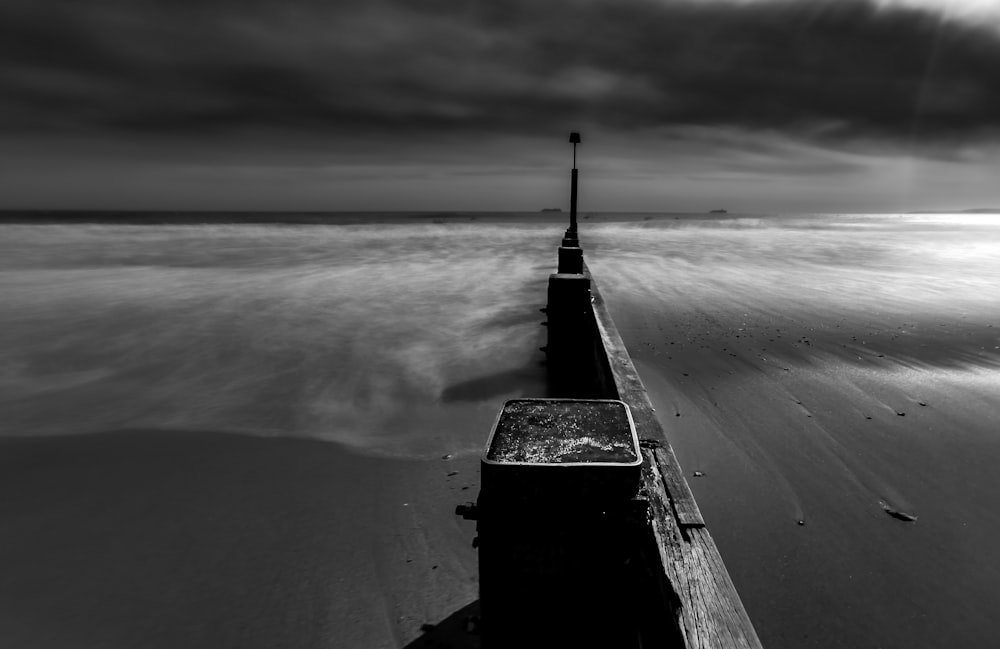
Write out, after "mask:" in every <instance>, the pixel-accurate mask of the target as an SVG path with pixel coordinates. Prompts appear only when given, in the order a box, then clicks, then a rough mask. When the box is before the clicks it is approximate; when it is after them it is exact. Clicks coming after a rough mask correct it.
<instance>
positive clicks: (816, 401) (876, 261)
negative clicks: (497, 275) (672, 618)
mask: <svg viewBox="0 0 1000 649" xmlns="http://www.w3.org/2000/svg"><path fill="white" fill-rule="evenodd" d="M872 227H875V228H876V229H877V230H878V229H881V228H890V227H891V229H892V232H891V233H890V234H889V235H888V236H891V238H892V239H894V242H893V243H892V244H891V247H895V246H898V247H899V248H898V249H897V250H891V249H886V250H883V252H884V253H885V254H881V255H864V254H860V255H859V254H858V253H857V249H858V248H861V249H864V248H865V247H866V246H870V245H871V243H872V241H873V240H874V241H876V242H878V241H879V240H880V239H882V240H883V241H884V240H885V237H886V233H885V230H883V231H882V232H878V231H876V233H875V235H874V237H873V236H872V235H871V234H868V233H864V234H862V233H861V232H849V233H847V235H846V236H844V235H843V234H838V235H837V236H836V237H833V236H830V237H827V235H826V234H824V233H820V234H818V235H817V234H816V233H815V232H812V231H811V230H810V231H799V233H798V234H799V236H787V233H786V232H782V231H771V232H768V231H767V230H766V229H765V228H759V227H756V226H751V227H749V229H743V231H739V228H738V227H735V226H734V227H732V228H729V229H728V231H727V232H725V233H719V232H711V231H706V230H705V229H699V230H698V231H697V232H694V233H692V232H690V231H688V232H681V231H673V232H671V231H665V232H664V231H659V232H652V233H650V232H645V233H644V232H641V231H638V232H633V233H632V235H633V236H634V239H633V243H632V245H631V250H632V252H631V253H626V252H625V251H624V250H623V249H624V248H625V247H626V246H627V244H626V243H624V241H623V238H624V236H625V233H624V232H621V231H618V230H608V231H604V232H598V233H595V235H594V237H593V241H594V245H592V246H591V247H592V248H594V249H595V251H594V252H593V253H591V254H590V255H589V257H588V262H589V263H590V266H591V268H592V270H593V271H594V273H595V276H597V277H598V279H599V281H601V282H602V293H603V294H604V295H605V296H606V299H607V301H608V303H609V305H610V307H611V311H612V314H613V317H614V318H615V320H616V323H617V325H618V327H619V329H620V331H621V334H622V336H623V339H624V341H625V343H626V345H627V346H628V347H629V350H630V352H631V353H632V355H633V358H634V359H635V361H636V365H637V367H638V369H639V372H640V375H641V376H642V378H643V381H644V382H645V384H646V387H647V389H648V390H649V391H650V394H651V398H652V401H653V403H654V406H655V407H656V408H657V412H658V415H659V416H660V419H661V421H662V423H663V424H664V426H665V428H666V430H667V432H668V436H669V437H670V440H671V443H672V444H673V446H674V448H675V450H676V453H677V455H678V458H679V461H680V462H681V465H682V466H683V468H684V469H685V472H686V474H687V475H688V480H689V483H690V484H691V487H692V490H693V491H694V494H695V496H696V498H697V500H698V503H699V505H700V507H701V510H702V512H703V513H704V515H705V518H706V520H707V522H708V525H709V529H710V530H711V532H712V534H713V536H714V538H715V540H716V542H717V544H718V545H719V548H720V551H721V553H722V556H723V558H724V560H725V562H726V565H727V567H728V569H729V571H730V574H731V575H732V577H733V580H734V582H735V584H736V587H737V589H738V591H739V592H740V594H741V597H742V598H743V601H744V603H745V605H746V607H747V610H748V613H749V614H750V617H751V619H752V620H753V622H754V624H755V627H756V629H757V631H758V633H759V635H760V638H761V641H762V642H763V644H764V646H766V647H807V646H808V647H861V646H879V647H900V648H903V647H940V646H952V645H954V644H964V645H967V646H995V645H997V644H1000V630H998V629H997V627H996V625H995V624H994V623H993V620H992V618H993V616H994V606H993V602H996V601H1000V550H998V549H997V548H998V547H1000V546H998V545H997V543H996V539H997V538H998V537H1000V513H998V512H1000V510H998V509H997V507H996V503H997V502H998V501H1000V480H998V479H997V478H996V470H995V467H996V466H998V465H1000V434H998V433H997V431H998V430H1000V389H998V388H1000V350H998V346H1000V311H997V309H996V307H995V306H994V297H993V296H995V295H996V294H997V292H996V290H995V289H996V288H1000V278H998V276H997V272H998V271H1000V264H997V263H996V262H997V261H1000V256H998V255H997V251H998V250H1000V247H998V246H997V245H996V244H997V243H998V242H1000V237H998V236H997V232H996V231H995V230H994V231H991V232H986V233H983V232H979V233H975V234H973V235H970V236H969V237H968V239H967V240H966V241H965V242H964V243H962V244H961V246H962V248H963V249H968V248H975V247H976V246H978V249H979V252H980V254H979V255H978V256H977V255H976V254H970V255H968V257H967V258H966V259H965V260H963V261H964V263H961V264H955V265H954V266H952V265H949V264H944V263H942V264H938V263H937V261H938V260H937V259H936V257H935V255H926V256H922V255H912V256H911V255H910V254H908V253H910V252H911V250H912V248H914V247H917V246H923V245H925V242H926V239H925V237H926V236H927V232H926V231H925V229H924V228H921V227H920V226H919V225H914V224H906V225H905V226H902V227H901V226H899V225H897V224H888V225H887V224H885V223H884V222H882V221H875V220H872V221H871V222H870V223H869V224H866V229H871V228H872ZM933 234H934V233H931V235H930V236H933ZM696 235H699V236H696ZM700 235H703V236H700ZM952 235H954V238H953V243H954V245H953V246H951V247H949V246H948V245H947V244H941V245H940V248H939V250H940V251H941V253H942V254H950V253H954V252H956V251H955V250H954V246H955V245H958V244H957V241H958V239H959V238H961V235H955V232H950V233H949V234H948V236H952ZM782 237H785V238H786V241H785V242H782V241H781V238H782ZM702 239H708V240H710V241H712V244H714V245H711V248H710V249H708V250H705V256H704V258H705V263H704V264H703V265H702V267H701V268H698V267H697V266H695V265H689V264H688V263H687V261H686V258H687V257H688V256H690V255H692V251H691V246H692V245H697V241H696V240H702ZM713 239H714V241H713ZM945 239H946V240H947V237H945ZM939 240H940V239H939ZM727 241H728V243H727ZM776 241H777V243H775V242H776ZM792 244H795V246H793V245H792ZM727 245H728V246H729V247H726V246H727ZM757 246H767V247H772V246H773V248H772V249H771V253H772V254H771V255H768V256H766V257H758V256H757V255H756V251H755V250H754V248H755V247H757ZM841 246H842V247H841ZM984 246H985V248H984ZM702 272H703V273H704V275H702V274H701V273H702ZM970 283H971V284H974V286H970ZM983 285H989V286H992V287H993V289H994V290H993V291H982V292H980V291H979V288H980V287H981V286H983ZM695 471H698V472H699V475H700V477H695V474H694V472H695ZM702 474H703V475H702ZM889 512H895V513H896V514H897V516H895V517H894V516H890V515H889ZM909 518H913V519H915V520H912V521H906V520H903V519H909Z"/></svg>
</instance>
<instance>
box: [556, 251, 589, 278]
mask: <svg viewBox="0 0 1000 649" xmlns="http://www.w3.org/2000/svg"><path fill="white" fill-rule="evenodd" d="M582 272H583V249H582V248H580V247H579V246H560V247H559V274H577V275H578V274H580V273H582Z"/></svg>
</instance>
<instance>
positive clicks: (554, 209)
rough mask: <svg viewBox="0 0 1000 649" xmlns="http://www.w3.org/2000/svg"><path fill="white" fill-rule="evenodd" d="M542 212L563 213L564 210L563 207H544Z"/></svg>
mask: <svg viewBox="0 0 1000 649" xmlns="http://www.w3.org/2000/svg"><path fill="white" fill-rule="evenodd" d="M542 211H543V212H562V208H561V207H543V208H542Z"/></svg>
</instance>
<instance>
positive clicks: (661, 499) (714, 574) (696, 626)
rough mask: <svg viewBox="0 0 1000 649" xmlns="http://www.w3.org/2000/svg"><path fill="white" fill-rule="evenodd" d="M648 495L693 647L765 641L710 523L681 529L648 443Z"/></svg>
mask: <svg viewBox="0 0 1000 649" xmlns="http://www.w3.org/2000/svg"><path fill="white" fill-rule="evenodd" d="M643 456H644V459H646V460H647V462H648V464H647V467H648V469H647V470H644V471H643V478H642V479H643V487H642V492H643V496H644V497H645V498H647V499H648V501H649V514H650V521H649V525H650V528H651V530H652V534H653V537H654V539H655V542H656V546H657V548H658V550H659V554H660V557H659V558H660V562H661V564H662V566H663V571H664V575H665V578H666V580H667V582H669V584H670V585H671V587H672V589H673V591H674V594H675V595H676V599H677V601H678V602H679V606H677V607H676V608H675V610H674V615H675V616H676V624H677V627H678V628H679V630H680V633H681V635H682V637H683V638H684V640H685V646H686V647H688V649H694V648H698V649H708V648H710V647H712V648H725V649H729V648H740V649H759V648H760V647H761V644H760V640H759V639H758V638H757V633H756V632H755V631H754V628H753V624H752V623H751V622H750V618H749V616H747V613H746V610H745V609H744V607H743V602H742V601H741V600H740V597H739V594H738V593H737V592H736V587H735V586H734V585H733V582H732V580H731V579H730V578H729V573H728V572H727V571H726V567H725V565H724V564H723V562H722V557H721V556H720V555H719V551H718V548H716V546H715V542H714V541H713V540H712V536H711V535H710V534H709V533H708V529H707V528H705V527H693V528H688V529H685V530H682V529H681V527H680V526H678V525H677V521H676V519H675V518H674V517H673V515H672V514H671V509H672V505H671V502H670V497H669V495H668V494H667V491H666V486H665V483H664V476H663V474H662V473H661V472H660V468H659V466H658V465H659V463H658V462H657V460H656V457H655V451H654V450H652V449H643Z"/></svg>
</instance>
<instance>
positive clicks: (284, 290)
mask: <svg viewBox="0 0 1000 649" xmlns="http://www.w3.org/2000/svg"><path fill="white" fill-rule="evenodd" d="M565 218H566V216H565V215H564V214H562V215H561V214H552V213H546V214H524V213H517V214H506V213H489V214H487V213H435V214H428V213H406V214H402V213H391V214H384V213H378V214H368V213H357V214H354V213H352V214H341V213H334V214H316V213H310V214H226V215H219V214H205V215H198V214H164V213H76V214H59V213H17V214H13V213H8V214H6V215H5V216H4V217H3V218H0V304H2V305H3V306H2V308H0V439H2V442H0V491H2V502H0V517H2V520H3V521H4V524H3V525H4V532H3V534H2V535H0V537H2V538H0V574H3V575H5V577H4V578H3V579H0V646H11V647H13V646H24V647H28V646H30V647H91V646H92V647H109V646H131V647H139V646H164V647H166V646H188V647H201V646H204V647H210V646H211V647H219V646H245V647H246V646H260V647H264V646H289V647H314V646H343V647H354V646H356V647H374V646H390V647H403V646H417V645H416V644H413V643H414V642H416V641H417V640H418V639H419V637H420V636H421V633H422V631H421V629H422V628H423V629H424V630H426V627H425V626H424V625H427V624H430V625H434V624H436V623H438V622H440V621H441V620H440V618H442V617H444V616H445V615H447V614H450V613H452V612H453V611H455V610H459V609H461V608H462V607H463V606H465V605H467V604H469V603H470V602H472V601H474V600H475V598H476V586H477V585H476V581H475V550H473V549H471V547H469V548H466V549H462V550H452V549H451V548H452V547H454V548H458V547H459V546H461V547H463V548H465V546H468V545H469V541H470V540H471V538H472V537H473V536H474V533H473V530H472V528H471V527H469V526H466V527H462V526H461V523H459V522H455V521H453V520H452V519H454V517H453V516H452V515H451V514H450V510H451V509H452V508H453V507H454V504H455V502H457V501H458V500H460V499H463V498H464V499H467V500H473V499H474V498H475V493H476V491H477V489H478V482H477V480H478V477H477V476H476V475H474V468H475V466H476V463H477V461H478V460H477V458H478V457H479V454H480V453H481V452H482V450H483V445H484V443H485V440H486V437H487V435H488V434H489V429H490V426H491V425H492V423H493V419H494V418H495V416H496V413H497V411H498V409H499V407H500V406H501V404H502V403H503V401H504V400H505V399H508V398H514V397H519V396H544V394H545V368H544V366H543V364H542V361H543V359H544V354H543V353H542V352H541V351H540V350H539V347H540V346H541V345H544V344H545V331H544V328H543V327H541V326H540V323H541V321H542V320H544V316H543V314H541V313H540V312H539V309H540V308H541V307H543V306H544V301H545V290H546V283H547V278H548V275H549V274H550V273H552V272H554V270H555V268H554V266H555V261H556V248H557V246H558V245H559V241H560V237H561V236H562V230H563V229H564V228H565V225H566V224H565V223H563V220H564V219H565ZM580 237H581V245H582V246H583V247H584V250H585V256H586V259H587V262H588V264H589V266H590V268H591V270H592V271H593V273H594V276H595V280H596V281H597V282H598V284H599V285H600V287H601V290H602V293H603V294H604V296H605V298H606V300H607V301H608V303H609V305H610V307H611V312H612V315H613V317H614V318H615V319H616V322H617V323H618V325H619V327H620V329H621V331H622V335H623V338H624V340H625V342H626V344H627V345H628V347H629V349H630V351H631V352H632V354H633V357H634V358H635V360H636V362H637V366H638V367H639V371H640V374H641V375H642V378H643V381H644V382H645V384H646V386H647V389H649V391H650V394H651V396H652V397H653V401H654V404H655V405H656V406H657V411H658V414H659V415H660V416H661V419H662V420H663V423H664V427H665V428H666V430H667V434H668V436H669V437H670V441H671V443H672V444H673V445H674V447H675V449H676V451H677V454H678V456H679V459H680V462H681V464H682V466H683V468H684V469H685V472H686V473H687V474H688V475H689V478H688V480H689V482H690V483H691V486H692V488H693V489H694V492H695V495H696V498H697V499H698V502H699V504H700V506H701V508H702V510H703V512H704V514H705V517H706V520H707V521H708V524H709V529H710V531H711V532H712V533H713V536H714V537H715V539H716V542H717V543H718V545H719V547H720V550H721V552H722V556H723V559H724V560H725V562H726V565H727V567H728V568H729V570H730V573H731V575H732V576H733V580H734V582H735V584H736V586H737V590H738V591H739V592H740V593H741V596H742V598H743V600H744V603H745V605H746V608H747V610H748V612H749V614H750V617H751V619H752V621H753V622H754V625H755V627H756V629H757V630H758V633H759V634H760V637H761V639H762V641H763V642H764V646H767V647H804V646H809V647H862V646H864V647H885V648H888V647H939V646H945V645H948V646H951V645H964V646H981V647H985V646H1000V627H998V626H997V625H996V624H995V620H994V619H993V618H994V613H995V611H996V603H997V602H1000V543H998V542H997V538H998V537H1000V508H998V507H997V502H998V499H1000V477H998V474H997V471H996V467H997V466H1000V300H998V297H997V296H998V295H1000V215H988V214H867V215H856V214H855V215H845V214H793V215H779V214H673V213H663V214H626V213H621V214H611V213H592V214H591V213H587V214H582V215H581V220H580ZM901 413H902V414H901ZM456 463H461V464H456ZM453 466H454V467H460V475H453V474H452V467H453ZM696 469H697V470H699V473H701V474H702V475H701V476H700V477H697V478H696V477H693V474H692V472H693V471H694V470H696ZM455 473H459V471H455ZM373 476H374V477H373ZM428 476H430V477H428ZM428 480H430V481H437V482H436V483H435V484H434V485H432V486H427V481H428ZM456 480H465V481H464V482H462V483H461V485H459V484H458V482H455V481H456ZM408 494H409V495H408ZM420 494H423V495H420ZM438 500H440V501H441V502H440V503H438ZM403 507H408V508H409V509H408V510H406V513H405V517H404V514H402V513H399V512H404V509H402V508H403ZM417 507H423V508H425V510H424V513H423V514H418V513H414V512H413V510H414V509H416V508H417ZM324 512H326V513H324ZM890 512H897V513H899V512H902V513H904V514H906V516H908V517H909V518H911V519H913V520H902V519H900V518H898V517H893V516H891V515H889V513H890ZM317 517H329V521H330V522H328V523H324V524H323V525H320V524H318V523H317V522H316V521H315V519H316V518H317ZM332 536H335V537H336V539H334V540H330V537H332ZM416 537H419V538H421V539H426V543H424V541H421V542H420V543H423V545H420V548H421V549H420V550H419V552H420V553H423V554H421V555H420V557H417V558H415V557H416V553H417V552H418V551H417V549H416V548H417V546H416V545H415V544H416V541H414V540H413V538H416ZM425 546H426V547H425ZM372 548H374V549H372ZM397 555H398V556H397ZM404 555H405V557H404ZM338 557H339V558H338ZM421 557H422V558H421ZM428 557H430V558H428ZM411 561H417V563H420V564H421V565H422V563H421V562H425V563H427V564H428V565H427V566H426V567H427V570H428V571H430V570H431V568H430V566H431V565H433V571H434V574H433V575H432V576H426V575H413V576H412V577H411V576H406V575H407V574H408V573H406V574H404V572H405V571H406V570H409V569H410V567H409V566H412V565H414V564H412V563H411ZM369 563H370V569H369V568H368V567H366V566H369ZM439 565H440V566H441V567H440V569H439V567H438V566H439ZM430 574H431V573H430V572H427V575H430ZM404 591H405V592H404ZM427 602H431V603H430V604H428V603H427Z"/></svg>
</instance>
